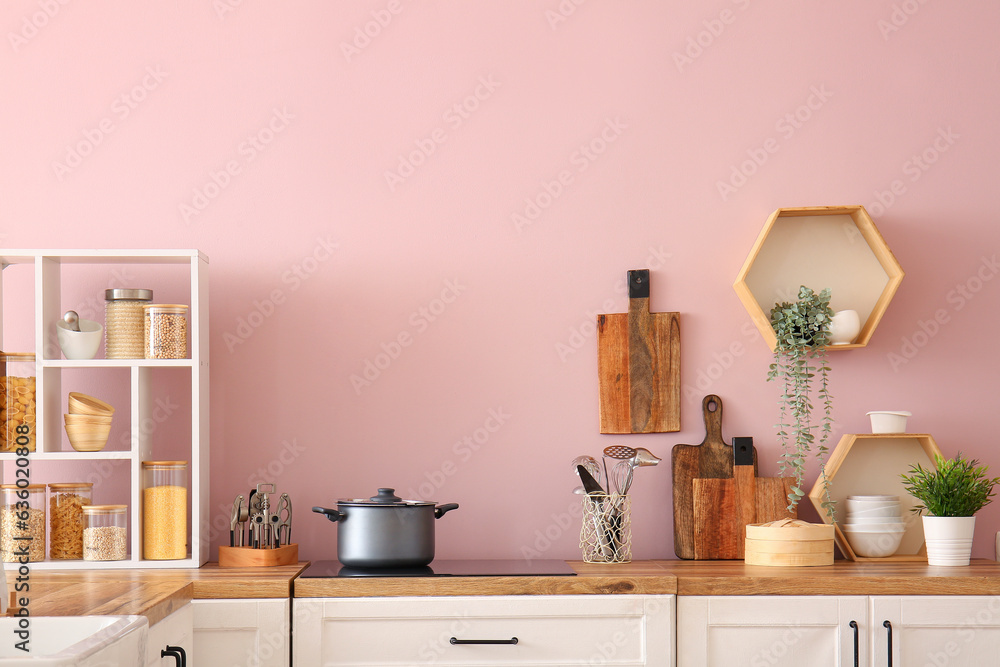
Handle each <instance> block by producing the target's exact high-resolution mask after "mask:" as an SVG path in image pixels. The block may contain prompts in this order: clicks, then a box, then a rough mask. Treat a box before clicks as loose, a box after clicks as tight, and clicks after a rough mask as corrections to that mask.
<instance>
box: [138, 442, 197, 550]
mask: <svg viewBox="0 0 1000 667" xmlns="http://www.w3.org/2000/svg"><path fill="white" fill-rule="evenodd" d="M142 472H143V485H142V557H143V558H145V559H146V560H176V559H181V558H186V557H187V512H188V510H187V496H188V493H187V461H143V462H142Z"/></svg>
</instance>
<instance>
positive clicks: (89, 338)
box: [56, 320, 104, 359]
mask: <svg viewBox="0 0 1000 667" xmlns="http://www.w3.org/2000/svg"><path fill="white" fill-rule="evenodd" d="M76 326H77V328H76V330H75V331H74V330H72V329H70V328H69V325H68V324H66V322H63V321H62V320H59V321H57V322H56V340H57V341H59V348H60V349H61V350H62V353H63V355H65V357H66V358H67V359H93V358H94V357H95V356H96V355H97V350H98V349H99V348H100V347H101V340H102V339H103V338H104V327H103V326H101V324H100V323H99V322H94V321H93V320H79V321H78V322H77V323H76Z"/></svg>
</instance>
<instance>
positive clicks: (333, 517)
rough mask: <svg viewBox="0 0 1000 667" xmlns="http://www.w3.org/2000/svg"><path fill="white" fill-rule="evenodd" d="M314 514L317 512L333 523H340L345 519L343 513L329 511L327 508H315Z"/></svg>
mask: <svg viewBox="0 0 1000 667" xmlns="http://www.w3.org/2000/svg"><path fill="white" fill-rule="evenodd" d="M313 512H316V513H317V514H325V515H326V518H327V519H329V520H330V521H333V522H334V523H336V522H338V521H340V520H341V519H343V518H344V517H345V515H344V513H343V512H338V511H337V510H331V509H327V508H325V507H314V508H313Z"/></svg>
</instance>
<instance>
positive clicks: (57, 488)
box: [49, 482, 94, 560]
mask: <svg viewBox="0 0 1000 667" xmlns="http://www.w3.org/2000/svg"><path fill="white" fill-rule="evenodd" d="M93 490H94V485H93V483H91V482H73V483H65V484H49V558H50V559H52V560H79V559H81V558H83V508H84V507H85V506H86V505H90V503H91V496H92V494H93Z"/></svg>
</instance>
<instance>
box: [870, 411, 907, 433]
mask: <svg viewBox="0 0 1000 667" xmlns="http://www.w3.org/2000/svg"><path fill="white" fill-rule="evenodd" d="M866 414H867V415H868V416H869V417H870V418H871V420H872V433H906V418H907V417H912V416H913V413H912V412H908V411H906V410H872V411H871V412H868V413H866Z"/></svg>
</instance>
